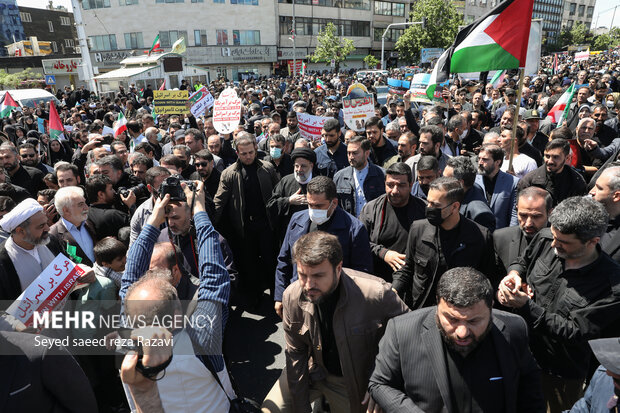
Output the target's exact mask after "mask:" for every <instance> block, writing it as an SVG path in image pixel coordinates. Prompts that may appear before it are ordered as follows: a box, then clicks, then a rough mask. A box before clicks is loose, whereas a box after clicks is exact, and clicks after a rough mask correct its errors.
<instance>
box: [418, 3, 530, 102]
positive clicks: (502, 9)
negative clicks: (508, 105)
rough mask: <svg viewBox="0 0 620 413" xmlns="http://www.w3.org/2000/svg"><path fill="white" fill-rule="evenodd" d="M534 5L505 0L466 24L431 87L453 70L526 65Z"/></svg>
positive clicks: (439, 62) (450, 48) (441, 58)
mask: <svg viewBox="0 0 620 413" xmlns="http://www.w3.org/2000/svg"><path fill="white" fill-rule="evenodd" d="M533 7H534V0H505V1H503V2H501V3H500V4H499V5H498V6H497V7H495V8H494V9H493V10H491V11H490V12H489V13H487V14H486V15H485V16H482V17H481V18H480V19H478V20H476V21H475V22H473V23H472V24H470V25H469V26H467V27H465V28H463V29H462V30H461V31H460V32H459V33H458V34H457V35H456V39H455V40H454V43H453V44H452V46H451V47H449V48H448V50H446V52H447V53H444V54H443V55H442V56H441V57H440V58H439V60H438V61H437V65H438V67H437V66H436V67H435V69H436V70H437V73H436V75H435V76H434V77H431V82H430V83H429V88H431V87H432V86H433V81H434V84H440V83H443V82H445V81H446V80H448V77H449V76H450V73H470V72H486V71H490V70H503V69H518V68H519V67H525V58H526V57H527V44H528V41H529V38H530V26H531V24H532V9H533ZM433 72H435V71H433ZM433 74H435V73H433ZM427 94H428V92H427Z"/></svg>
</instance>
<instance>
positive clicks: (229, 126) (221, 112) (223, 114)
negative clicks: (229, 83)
mask: <svg viewBox="0 0 620 413" xmlns="http://www.w3.org/2000/svg"><path fill="white" fill-rule="evenodd" d="M239 120H241V99H239V98H238V97H237V92H235V90H234V89H233V88H228V89H225V90H224V91H223V92H222V93H220V97H219V98H217V100H216V101H215V103H214V104H213V127H214V128H215V130H216V131H218V132H219V133H225V134H226V133H233V131H234V130H235V128H236V127H237V126H238V125H239Z"/></svg>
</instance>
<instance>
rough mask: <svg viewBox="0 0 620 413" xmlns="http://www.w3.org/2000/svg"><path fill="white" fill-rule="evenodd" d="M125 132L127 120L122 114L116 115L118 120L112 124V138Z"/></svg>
mask: <svg viewBox="0 0 620 413" xmlns="http://www.w3.org/2000/svg"><path fill="white" fill-rule="evenodd" d="M126 130H127V118H126V117H125V115H123V112H119V113H118V119H117V120H116V123H115V124H114V137H115V138H116V137H117V136H118V135H120V134H121V133H123V132H125V131H126Z"/></svg>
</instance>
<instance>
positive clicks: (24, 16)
mask: <svg viewBox="0 0 620 413" xmlns="http://www.w3.org/2000/svg"><path fill="white" fill-rule="evenodd" d="M19 17H20V18H21V19H22V22H24V23H31V22H32V16H31V15H30V13H24V12H20V13H19Z"/></svg>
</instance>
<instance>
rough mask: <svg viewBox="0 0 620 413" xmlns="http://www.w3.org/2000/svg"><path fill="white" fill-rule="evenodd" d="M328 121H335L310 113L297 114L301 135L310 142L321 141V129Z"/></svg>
mask: <svg viewBox="0 0 620 413" xmlns="http://www.w3.org/2000/svg"><path fill="white" fill-rule="evenodd" d="M327 119H333V118H328V117H322V116H314V115H310V114H308V113H301V112H300V113H297V122H298V126H299V134H300V135H301V137H302V138H304V139H307V140H309V141H311V142H312V141H315V142H316V141H320V140H321V129H323V124H324V123H325V121H326V120H327Z"/></svg>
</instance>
